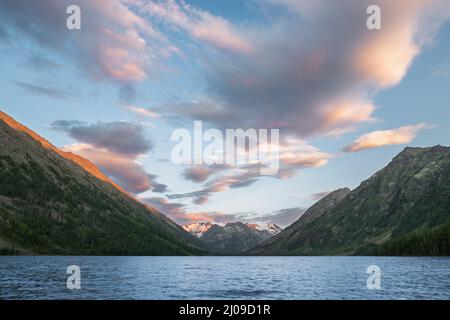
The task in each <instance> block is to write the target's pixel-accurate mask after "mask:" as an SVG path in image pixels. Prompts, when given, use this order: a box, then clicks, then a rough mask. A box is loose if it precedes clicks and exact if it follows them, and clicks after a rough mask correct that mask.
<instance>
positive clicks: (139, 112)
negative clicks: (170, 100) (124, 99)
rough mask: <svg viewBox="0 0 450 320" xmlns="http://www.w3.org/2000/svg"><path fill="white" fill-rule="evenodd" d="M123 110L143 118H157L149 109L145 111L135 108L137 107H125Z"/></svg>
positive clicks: (144, 109) (156, 114) (157, 115)
mask: <svg viewBox="0 0 450 320" xmlns="http://www.w3.org/2000/svg"><path fill="white" fill-rule="evenodd" d="M125 108H126V109H127V110H129V111H131V112H134V113H136V114H138V115H141V116H145V117H149V118H159V114H158V113H156V112H154V111H151V110H149V109H146V108H142V107H137V106H133V105H126V106H125Z"/></svg>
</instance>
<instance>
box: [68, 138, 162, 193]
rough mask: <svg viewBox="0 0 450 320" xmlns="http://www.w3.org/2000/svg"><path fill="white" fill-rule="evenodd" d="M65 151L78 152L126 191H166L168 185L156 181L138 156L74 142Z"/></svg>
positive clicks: (154, 176) (155, 177)
mask: <svg viewBox="0 0 450 320" xmlns="http://www.w3.org/2000/svg"><path fill="white" fill-rule="evenodd" d="M63 150H64V151H69V152H73V153H75V154H78V155H80V156H82V157H84V158H86V159H88V160H90V161H92V162H93V163H95V165H97V166H98V167H99V168H100V169H101V170H102V171H104V172H105V173H106V174H107V175H108V176H110V177H111V178H112V179H113V180H114V181H115V182H116V183H117V184H118V185H120V186H121V187H122V188H124V189H125V190H126V191H128V192H131V193H134V194H138V193H142V192H145V191H148V190H152V191H153V192H159V193H163V192H166V190H167V186H166V185H164V184H161V183H158V182H157V181H156V179H157V176H156V175H153V174H149V173H147V172H146V171H145V169H144V167H143V166H142V165H141V164H139V163H138V162H136V158H133V157H130V156H129V155H122V154H118V153H114V152H111V151H108V150H106V149H102V148H98V147H96V146H93V145H89V144H74V145H68V146H65V147H63Z"/></svg>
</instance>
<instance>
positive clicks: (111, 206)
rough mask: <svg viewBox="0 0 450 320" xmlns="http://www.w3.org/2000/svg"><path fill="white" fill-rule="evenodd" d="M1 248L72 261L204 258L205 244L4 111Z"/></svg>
mask: <svg viewBox="0 0 450 320" xmlns="http://www.w3.org/2000/svg"><path fill="white" fill-rule="evenodd" d="M0 144H1V146H2V147H1V148H0V248H2V247H3V248H7V249H4V250H13V251H15V252H17V251H18V252H23V253H37V254H70V255H84V254H86V255H94V254H95V255H187V254H203V253H205V251H204V250H203V249H200V247H202V244H201V242H199V241H198V239H196V238H195V237H193V236H192V235H190V234H189V233H187V232H185V231H184V230H183V229H182V228H181V227H179V226H178V225H176V224H175V223H174V222H172V221H171V220H169V219H168V218H167V217H165V216H164V215H162V214H161V213H160V212H158V211H156V210H154V209H152V208H149V207H147V206H145V205H143V204H141V203H140V202H138V201H137V200H135V199H134V198H133V197H132V196H130V195H128V194H126V193H125V192H124V191H123V190H122V189H121V188H120V187H119V186H117V185H116V184H115V183H113V182H112V181H111V180H110V179H109V178H108V177H106V176H105V175H104V174H103V173H102V172H101V171H100V170H99V169H98V168H97V167H96V166H95V165H94V164H92V163H91V162H89V161H88V160H86V159H83V158H81V157H79V156H76V155H73V154H70V153H66V152H62V151H61V150H59V149H58V148H56V147H55V146H53V145H51V144H50V143H49V142H48V141H46V140H45V139H43V138H42V137H40V136H38V135H37V134H36V133H34V132H33V131H31V130H30V129H28V128H26V127H24V126H22V125H21V124H19V123H18V122H16V121H15V120H14V119H12V118H10V117H8V116H7V115H6V114H4V113H1V112H0Z"/></svg>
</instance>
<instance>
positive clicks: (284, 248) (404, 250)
mask: <svg viewBox="0 0 450 320" xmlns="http://www.w3.org/2000/svg"><path fill="white" fill-rule="evenodd" d="M250 254H255V255H352V254H385V255H410V254H415V255H450V148H448V147H443V146H435V147H428V148H411V147H408V148H405V149H404V150H403V151H402V152H401V153H400V154H398V155H397V156H396V157H395V158H394V159H393V160H392V161H391V162H390V163H389V164H388V165H387V166H386V167H385V168H383V169H382V170H380V171H378V172H377V173H375V174H374V175H373V176H372V177H370V178H369V179H367V180H366V181H364V182H362V183H361V185H360V186H359V187H358V188H356V189H354V190H353V191H351V192H349V190H348V189H340V190H337V191H335V192H333V193H331V194H329V195H327V196H326V197H325V198H323V199H322V200H320V201H319V202H317V203H316V204H315V205H314V206H313V207H311V208H310V209H309V210H308V211H307V212H306V213H305V214H304V215H303V216H302V217H300V219H299V220H298V221H296V222H295V223H294V224H293V225H291V226H290V227H288V228H286V229H285V230H284V231H283V232H281V233H280V234H279V235H277V236H275V237H274V238H272V239H270V240H268V241H266V242H264V243H262V244H261V245H259V246H258V247H256V248H255V249H253V250H251V251H250Z"/></svg>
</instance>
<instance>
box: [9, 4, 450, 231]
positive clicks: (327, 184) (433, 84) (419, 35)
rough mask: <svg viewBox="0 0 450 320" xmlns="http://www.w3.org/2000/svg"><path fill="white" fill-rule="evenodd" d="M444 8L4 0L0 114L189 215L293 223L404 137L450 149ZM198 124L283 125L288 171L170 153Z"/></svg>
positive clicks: (448, 12) (447, 11)
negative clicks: (195, 160)
mask: <svg viewBox="0 0 450 320" xmlns="http://www.w3.org/2000/svg"><path fill="white" fill-rule="evenodd" d="M72 4H76V5H78V6H79V8H80V10H81V20H80V21H81V29H73V30H71V29H68V28H67V25H66V21H67V18H68V17H69V15H70V14H67V13H66V9H67V7H68V6H69V5H72ZM373 4H375V5H377V6H378V7H379V8H380V13H381V15H380V18H381V19H380V21H381V29H375V30H371V29H369V28H367V24H366V21H367V19H368V17H369V16H370V14H368V13H367V12H366V10H367V7H369V5H373ZM449 19H450V2H449V1H446V0H409V1H406V0H405V1H389V0H379V1H376V0H371V1H361V0H341V1H325V0H314V1H313V0H258V1H256V0H241V1H237V0H232V1H230V0H227V1H224V0H216V1H207V0H195V1H194V0H192V1H174V0H161V1H147V0H89V1H88V0H82V1H73V0H71V1H66V0H38V1H33V2H30V1H25V0H16V1H1V2H0V50H1V51H0V52H1V55H0V57H1V59H0V70H1V72H0V110H2V111H4V112H6V113H7V114H9V115H10V116H12V117H14V118H15V119H16V120H17V121H19V122H21V123H23V124H25V125H26V126H28V127H30V128H31V129H33V130H34V131H36V132H37V133H39V134H40V135H42V136H43V137H45V138H46V139H48V140H49V141H51V142H52V143H53V144H54V145H56V146H58V147H60V148H62V149H64V150H68V151H72V152H75V153H77V154H79V155H81V156H83V157H85V158H87V159H89V160H91V161H92V162H94V163H95V164H96V165H97V166H98V167H100V168H101V169H102V170H103V171H104V172H105V173H106V174H107V175H109V176H110V177H111V178H112V179H113V180H114V181H115V182H117V183H118V184H119V185H121V186H122V187H123V188H124V189H125V190H127V191H128V192H129V193H131V194H133V195H135V196H136V197H137V198H139V199H140V200H141V201H143V202H145V203H147V204H149V205H151V206H154V207H156V208H158V209H159V210H161V211H162V212H164V213H165V214H167V215H168V216H169V217H170V218H172V219H174V220H175V221H176V222H178V223H180V224H185V223H189V222H196V221H211V222H214V223H226V222H232V221H243V222H247V221H248V222H258V223H261V224H267V223H276V224H279V225H281V226H287V225H289V224H290V223H292V222H293V221H295V220H296V219H298V217H299V216H300V215H301V214H302V213H303V212H304V210H305V209H307V208H308V207H309V206H311V205H312V204H313V203H314V202H315V201H317V200H318V199H320V198H321V197H323V196H324V195H326V194H327V193H328V192H330V191H332V190H335V189H337V188H341V187H349V188H351V189H354V188H356V187H357V186H358V185H359V184H360V183H361V182H362V181H363V180H365V179H367V178H368V177H370V176H371V175H372V174H374V173H375V172H376V171H378V170H380V169H381V168H383V167H384V166H386V165H387V164H388V163H389V162H390V160H391V159H392V158H393V157H394V156H395V155H396V154H398V153H399V152H400V151H401V150H402V149H403V148H405V147H406V146H419V147H427V146H433V145H437V144H441V145H449V142H448V140H449V138H448V137H450V126H449V121H448V119H450V108H449V106H448V102H449V101H450V99H449V98H450V90H449V89H450V24H449V23H448V21H449ZM194 121H202V123H203V126H204V128H205V129H207V128H214V129H217V130H219V131H220V132H225V130H226V129H239V128H243V129H250V128H255V129H278V130H279V133H280V138H279V142H278V143H277V144H276V145H277V147H278V148H279V150H280V154H279V164H280V168H279V171H278V172H277V174H274V175H267V176H263V175H261V174H260V171H259V170H258V168H259V167H258V165H257V164H254V163H253V164H249V165H220V164H205V163H202V164H196V165H189V164H177V163H174V161H173V157H172V150H173V148H174V147H175V146H176V144H177V142H176V141H172V139H171V137H172V134H173V133H174V131H175V130H177V129H180V128H184V129H187V130H188V131H189V132H191V133H192V132H193V128H194Z"/></svg>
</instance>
